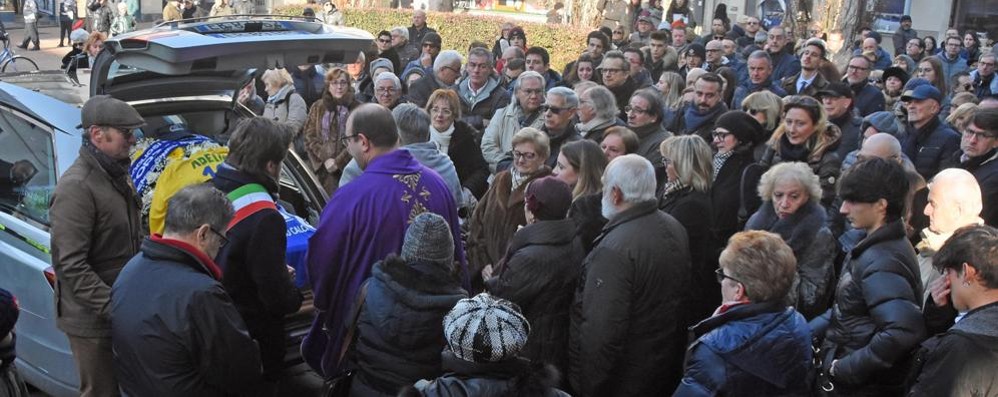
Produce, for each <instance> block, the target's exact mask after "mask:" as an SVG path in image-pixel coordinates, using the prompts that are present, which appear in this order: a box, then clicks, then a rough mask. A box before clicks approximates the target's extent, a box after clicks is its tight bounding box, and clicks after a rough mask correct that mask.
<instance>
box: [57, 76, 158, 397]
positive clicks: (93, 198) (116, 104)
mask: <svg viewBox="0 0 998 397" xmlns="http://www.w3.org/2000/svg"><path fill="white" fill-rule="evenodd" d="M81 119H82V123H81V125H80V126H81V127H83V145H82V147H81V148H80V153H79V157H78V158H77V159H76V161H75V162H74V163H73V165H72V166H70V167H69V169H68V170H66V173H65V174H63V176H62V177H61V178H59V183H58V184H57V185H56V187H55V192H54V193H53V194H52V205H51V207H50V209H49V217H50V220H51V224H52V231H51V233H52V240H51V241H52V267H53V268H54V269H55V275H56V285H55V304H56V324H57V325H58V326H59V329H61V330H62V331H63V332H65V333H66V336H68V337H69V347H70V349H71V350H72V351H73V358H74V359H75V361H76V367H77V371H79V375H80V395H81V396H83V397H89V396H102V397H103V396H117V395H119V393H118V383H117V381H116V379H115V377H114V363H113V360H112V354H111V323H110V318H109V303H110V297H111V285H112V284H114V281H115V279H116V278H117V277H118V272H120V271H121V269H122V268H123V267H124V266H125V263H126V262H128V260H129V259H131V258H132V257H133V256H135V254H136V252H138V250H139V243H140V239H141V222H140V220H139V208H140V200H139V198H138V196H137V195H136V193H135V188H134V186H133V185H132V182H131V178H130V177H129V174H128V166H129V157H128V155H129V150H130V149H131V148H132V146H133V145H135V136H134V135H133V133H132V131H133V130H134V129H135V128H138V127H140V126H142V125H145V120H143V119H142V116H139V113H138V112H136V111H135V109H133V108H132V107H131V106H129V105H128V104H127V103H125V102H122V101H119V100H117V99H114V98H111V97H110V96H107V95H98V96H94V97H92V98H90V99H89V100H88V101H87V102H86V103H85V104H84V105H83V110H82V115H81Z"/></svg>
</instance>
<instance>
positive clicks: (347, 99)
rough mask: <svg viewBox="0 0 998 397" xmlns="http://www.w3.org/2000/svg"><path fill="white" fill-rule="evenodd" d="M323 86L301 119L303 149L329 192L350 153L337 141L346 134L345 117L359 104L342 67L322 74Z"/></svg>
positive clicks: (331, 190)
mask: <svg viewBox="0 0 998 397" xmlns="http://www.w3.org/2000/svg"><path fill="white" fill-rule="evenodd" d="M325 83H326V84H325V86H326V89H325V90H323V91H322V99H320V100H318V101H315V103H313V104H312V108H311V109H309V111H308V120H307V121H306V122H305V130H304V132H303V133H302V134H303V135H304V136H305V150H306V151H307V152H308V160H309V163H310V164H311V165H312V170H313V171H315V175H316V176H317V177H319V182H320V183H322V187H323V188H325V189H326V192H327V193H329V194H330V195H332V194H333V191H334V190H336V187H337V186H339V179H340V174H341V172H342V170H343V167H346V165H347V163H349V162H350V153H347V151H346V150H345V149H344V148H343V145H342V144H340V139H341V138H343V134H345V133H346V129H345V128H344V126H346V122H347V117H348V116H350V112H351V111H352V110H353V109H354V108H356V107H357V106H360V102H359V101H357V99H356V98H355V97H354V92H353V85H352V81H350V74H349V73H347V71H346V70H344V69H342V68H334V69H332V70H330V71H329V72H327V73H326V77H325Z"/></svg>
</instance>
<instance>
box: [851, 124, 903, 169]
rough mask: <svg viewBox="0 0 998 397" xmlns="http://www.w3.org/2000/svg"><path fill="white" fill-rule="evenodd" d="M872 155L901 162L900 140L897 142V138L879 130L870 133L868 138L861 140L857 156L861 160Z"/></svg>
mask: <svg viewBox="0 0 998 397" xmlns="http://www.w3.org/2000/svg"><path fill="white" fill-rule="evenodd" d="M873 157H879V158H882V159H884V160H891V161H896V162H897V163H898V164H902V163H903V160H902V159H903V157H902V156H901V142H898V139H897V138H895V137H894V135H891V134H885V133H882V132H881V133H877V134H873V135H870V137H869V138H866V140H864V141H863V147H861V148H860V149H859V155H858V156H857V158H858V159H860V160H863V159H868V158H873Z"/></svg>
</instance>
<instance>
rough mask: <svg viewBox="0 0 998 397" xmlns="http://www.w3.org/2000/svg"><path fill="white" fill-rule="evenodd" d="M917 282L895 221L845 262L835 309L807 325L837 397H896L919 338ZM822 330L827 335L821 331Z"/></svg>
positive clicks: (907, 246)
mask: <svg viewBox="0 0 998 397" xmlns="http://www.w3.org/2000/svg"><path fill="white" fill-rule="evenodd" d="M921 296H922V279H921V278H920V277H919V270H918V261H917V259H916V258H915V250H914V248H912V246H911V243H909V242H908V238H907V236H906V235H905V228H904V223H902V221H901V220H895V221H893V222H890V223H888V224H886V225H884V226H882V227H880V228H879V229H877V230H876V231H874V232H873V233H872V234H870V235H868V236H867V237H866V238H865V239H863V240H862V241H860V242H859V244H858V245H856V247H855V248H853V249H852V251H851V252H850V253H849V254H848V256H847V257H846V261H845V264H844V265H843V269H842V276H841V278H840V279H839V284H838V288H837V289H836V293H835V304H834V305H833V306H832V308H831V309H830V310H829V311H828V312H826V313H825V314H824V315H822V316H821V317H818V318H816V319H814V320H812V321H811V323H810V325H811V329H812V330H813V332H814V334H815V335H816V336H819V337H820V336H821V335H824V342H823V343H822V345H821V351H822V358H823V359H824V360H823V363H822V365H823V367H824V368H823V369H824V372H825V373H826V374H827V373H828V367H829V366H830V365H831V363H832V361H833V360H837V363H836V364H835V377H834V378H832V382H833V383H834V384H835V387H836V390H838V391H840V392H841V394H843V395H853V394H859V393H860V392H862V394H863V395H881V396H884V395H898V393H899V392H900V390H901V389H902V388H903V383H904V377H905V375H906V373H907V369H908V368H907V367H908V365H907V362H908V361H909V360H908V357H909V356H910V353H911V352H912V350H913V349H914V348H915V347H916V346H918V344H919V343H920V342H922V340H923V339H925V323H924V321H923V320H922V314H921V312H920V310H919V307H920V302H919V301H920V298H921ZM825 330H827V331H825Z"/></svg>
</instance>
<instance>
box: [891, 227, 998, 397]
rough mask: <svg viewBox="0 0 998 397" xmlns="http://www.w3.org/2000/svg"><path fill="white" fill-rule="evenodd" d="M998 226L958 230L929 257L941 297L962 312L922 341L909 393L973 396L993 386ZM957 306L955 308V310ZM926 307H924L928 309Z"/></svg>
mask: <svg viewBox="0 0 998 397" xmlns="http://www.w3.org/2000/svg"><path fill="white" fill-rule="evenodd" d="M995 247H998V230H996V229H995V228H993V227H991V226H983V225H980V226H969V227H965V228H962V229H958V230H957V231H956V232H955V233H953V236H952V237H950V238H949V239H948V240H947V241H946V244H945V245H943V246H942V248H941V249H940V250H939V252H937V253H936V254H935V255H934V256H933V258H932V262H933V263H932V266H933V267H935V269H936V270H938V271H939V272H940V273H942V276H941V277H940V284H942V286H943V289H941V290H940V291H944V292H943V293H942V294H941V295H942V300H943V303H944V304H945V305H949V301H951V300H952V307H951V308H949V310H950V311H952V312H953V313H952V314H956V313H955V312H956V311H960V312H963V313H966V315H964V316H963V318H962V319H961V320H960V322H958V323H956V324H955V325H953V327H952V328H949V329H948V330H947V331H946V332H944V333H941V334H939V335H937V336H936V337H934V338H932V339H930V340H929V341H927V342H925V343H923V344H922V349H921V351H919V353H918V355H917V356H916V357H918V358H919V360H918V361H917V362H918V363H919V364H920V365H921V368H915V371H913V373H916V372H917V373H918V377H917V378H916V381H915V384H914V385H913V386H912V387H911V390H910V394H908V395H909V396H912V397H923V396H926V397H928V396H946V395H949V396H972V395H975V394H979V391H982V390H993V388H994V382H995V379H994V375H995V374H996V373H998V334H996V332H995V326H994V324H995V322H998V304H996V303H998V285H996V284H995V281H994V280H996V279H998V258H996V257H995ZM954 309H956V310H954ZM927 310H928V309H927Z"/></svg>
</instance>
